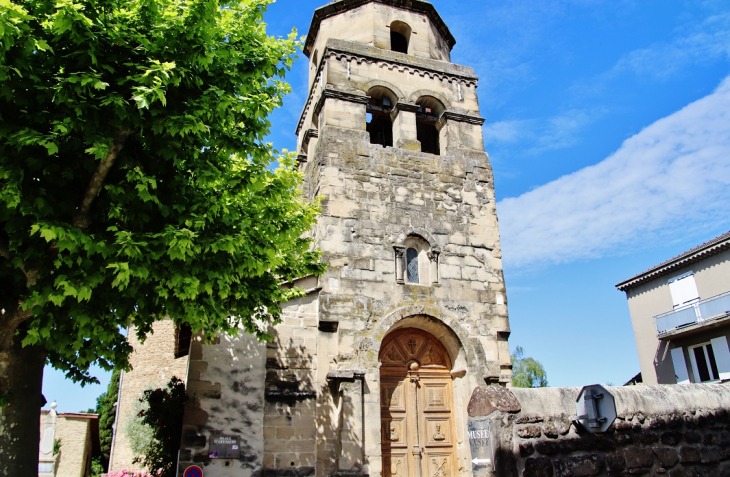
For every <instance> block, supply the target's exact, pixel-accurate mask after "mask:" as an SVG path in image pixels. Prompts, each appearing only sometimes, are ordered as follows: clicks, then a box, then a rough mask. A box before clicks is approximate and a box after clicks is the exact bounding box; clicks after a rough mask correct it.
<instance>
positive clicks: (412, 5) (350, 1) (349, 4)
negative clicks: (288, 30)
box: [304, 0, 456, 58]
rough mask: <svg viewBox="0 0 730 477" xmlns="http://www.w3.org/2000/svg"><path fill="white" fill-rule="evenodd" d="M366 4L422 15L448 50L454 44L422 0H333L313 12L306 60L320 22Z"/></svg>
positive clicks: (447, 30)
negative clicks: (439, 34)
mask: <svg viewBox="0 0 730 477" xmlns="http://www.w3.org/2000/svg"><path fill="white" fill-rule="evenodd" d="M368 3H382V4H384V5H390V6H393V7H398V8H404V9H407V10H412V11H414V12H418V13H423V14H425V15H427V16H428V17H429V18H430V19H431V21H432V22H433V25H434V26H435V27H436V29H437V30H438V31H439V33H441V36H443V38H444V40H445V41H446V43H447V44H448V46H449V50H450V49H452V48H453V47H454V45H455V44H456V39H455V38H454V36H453V35H452V34H451V32H450V31H449V28H448V27H447V26H446V23H444V20H443V19H442V18H441V15H439V13H438V12H437V11H436V8H435V7H434V6H433V5H432V4H431V3H429V2H425V1H423V0H335V1H334V2H332V3H329V4H327V5H324V6H322V7H319V8H318V9H316V10H315V11H314V15H313V16H312V23H311V24H310V26H309V32H308V33H307V40H306V42H305V43H304V54H305V55H306V56H307V58H309V57H310V55H311V54H312V47H313V46H314V41H315V40H316V39H317V34H318V33H319V25H320V23H321V22H322V20H324V19H326V18H329V17H332V16H335V15H338V14H340V13H342V12H345V11H347V10H352V9H353V8H357V7H359V6H361V5H365V4H368Z"/></svg>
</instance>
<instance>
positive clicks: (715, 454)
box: [700, 446, 722, 464]
mask: <svg viewBox="0 0 730 477" xmlns="http://www.w3.org/2000/svg"><path fill="white" fill-rule="evenodd" d="M700 457H701V460H702V463H703V464H715V463H717V462H719V461H720V459H722V453H721V452H720V448H719V447H715V446H713V447H703V448H701V449H700Z"/></svg>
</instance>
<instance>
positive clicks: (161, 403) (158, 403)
mask: <svg viewBox="0 0 730 477" xmlns="http://www.w3.org/2000/svg"><path fill="white" fill-rule="evenodd" d="M186 399H187V396H186V395H185V384H183V382H182V381H180V380H179V379H178V378H176V377H173V378H172V379H170V382H169V383H168V384H167V389H161V388H158V389H148V390H147V391H145V392H144V396H143V397H142V398H140V402H143V403H144V404H145V406H144V408H143V409H142V410H141V411H140V412H139V413H138V415H137V416H138V418H139V419H140V423H141V424H142V425H143V426H146V427H148V428H149V429H150V431H151V440H150V441H149V442H148V443H147V445H145V446H144V448H142V449H141V452H140V454H141V455H140V456H139V457H137V458H135V463H141V464H143V465H144V466H145V467H146V468H147V470H149V471H150V472H151V473H152V474H154V475H157V476H159V477H175V473H176V470H177V469H176V468H175V464H176V463H177V451H178V449H179V448H180V439H181V438H182V424H183V410H184V408H185V401H186Z"/></svg>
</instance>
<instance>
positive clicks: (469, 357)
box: [359, 305, 484, 370]
mask: <svg viewBox="0 0 730 477" xmlns="http://www.w3.org/2000/svg"><path fill="white" fill-rule="evenodd" d="M401 328H418V329H422V330H424V331H428V332H429V333H431V334H432V335H434V336H435V337H436V338H437V339H438V340H439V341H441V343H442V344H443V345H444V347H445V348H446V351H447V352H448V354H449V358H450V359H451V362H452V363H453V365H454V366H455V367H457V366H460V365H465V366H466V367H467V368H470V369H474V370H476V369H477V368H478V366H479V363H480V362H484V361H483V359H484V356H483V355H484V353H483V351H482V352H481V353H480V352H479V351H481V344H480V343H479V341H478V340H477V339H476V338H472V337H471V336H470V334H469V333H467V331H466V330H465V329H464V328H463V327H462V326H461V325H460V324H459V322H458V317H456V316H453V315H452V313H451V312H449V311H448V310H441V309H437V308H435V307H431V306H425V305H407V306H404V307H401V308H398V309H396V310H395V311H393V312H391V313H389V314H388V315H386V316H384V317H383V318H382V319H381V320H379V321H378V323H377V324H376V325H375V327H374V328H373V331H372V333H371V335H370V336H371V337H370V338H369V339H368V338H365V339H364V340H363V342H361V343H360V348H361V349H367V350H369V351H372V352H368V353H359V355H360V360H361V362H360V365H361V366H362V367H363V368H365V369H377V368H378V354H379V353H380V345H381V344H382V341H383V338H384V337H385V336H386V335H387V334H388V333H390V332H391V331H394V330H397V329H401ZM478 355H479V356H478ZM460 358H463V359H464V361H465V362H462V360H461V359H460ZM480 358H481V360H482V361H480Z"/></svg>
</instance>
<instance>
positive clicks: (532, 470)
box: [522, 457, 554, 477]
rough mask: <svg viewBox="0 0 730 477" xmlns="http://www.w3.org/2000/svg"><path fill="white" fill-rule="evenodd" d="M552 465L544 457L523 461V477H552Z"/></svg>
mask: <svg viewBox="0 0 730 477" xmlns="http://www.w3.org/2000/svg"><path fill="white" fill-rule="evenodd" d="M553 475H554V474H553V463H552V462H551V461H550V459H548V458H546V457H530V458H529V459H527V460H526V461H525V470H524V471H523V472H522V476H523V477H553Z"/></svg>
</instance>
